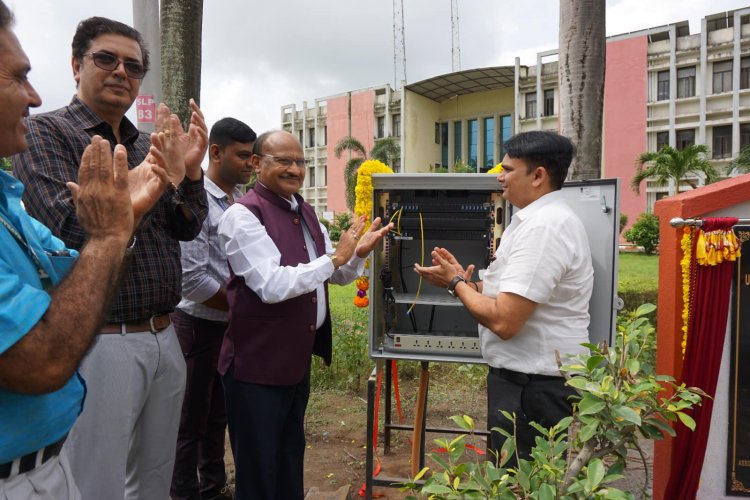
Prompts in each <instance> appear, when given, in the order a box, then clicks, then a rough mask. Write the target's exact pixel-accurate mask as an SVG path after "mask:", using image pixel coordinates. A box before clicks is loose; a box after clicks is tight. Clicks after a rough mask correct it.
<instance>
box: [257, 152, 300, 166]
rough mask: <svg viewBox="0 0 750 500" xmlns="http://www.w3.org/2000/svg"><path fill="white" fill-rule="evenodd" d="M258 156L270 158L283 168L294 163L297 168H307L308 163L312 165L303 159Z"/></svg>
mask: <svg viewBox="0 0 750 500" xmlns="http://www.w3.org/2000/svg"><path fill="white" fill-rule="evenodd" d="M260 156H265V157H266V158H271V159H272V160H273V161H275V162H276V163H278V164H279V165H281V166H284V167H291V166H292V165H293V164H294V163H296V164H297V166H298V167H299V168H305V167H307V164H308V163H312V160H307V159H305V158H285V157H283V156H274V155H267V154H262V155H260Z"/></svg>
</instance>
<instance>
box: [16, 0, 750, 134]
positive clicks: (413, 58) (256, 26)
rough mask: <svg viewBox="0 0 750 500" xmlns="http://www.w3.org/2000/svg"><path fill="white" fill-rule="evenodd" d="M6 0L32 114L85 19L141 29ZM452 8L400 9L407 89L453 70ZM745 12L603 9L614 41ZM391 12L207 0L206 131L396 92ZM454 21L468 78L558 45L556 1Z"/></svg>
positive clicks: (380, 0)
mask: <svg viewBox="0 0 750 500" xmlns="http://www.w3.org/2000/svg"><path fill="white" fill-rule="evenodd" d="M5 1H6V3H7V4H8V5H9V6H10V7H11V8H13V10H14V12H15V15H16V26H15V31H16V34H17V35H18V38H19V39H20V41H21V45H22V46H23V47H24V49H25V50H26V53H27V54H28V56H29V58H30V59H31V64H32V67H33V69H32V72H31V75H30V78H31V82H32V83H33V84H34V86H35V87H36V88H37V90H38V91H39V94H40V95H41V96H42V100H43V105H42V107H41V108H40V110H38V111H33V112H39V111H48V110H51V109H56V108H58V107H60V106H63V105H65V104H67V103H68V102H69V100H70V98H71V97H72V95H73V94H74V93H75V84H74V81H73V77H72V70H71V67H70V53H71V50H70V42H71V40H72V38H73V33H74V32H75V27H76V24H77V23H78V21H80V20H81V19H84V18H86V17H90V16H95V15H96V16H105V17H110V18H113V19H117V20H119V21H122V22H124V23H127V24H131V25H132V22H133V12H132V6H131V3H130V1H128V0H5ZM154 1H156V0H154ZM450 3H451V2H450V0H404V26H405V42H406V70H407V80H408V83H414V82H417V81H419V80H423V79H425V78H430V77H433V76H437V75H441V74H444V73H449V72H450V71H451V19H450ZM746 6H750V0H710V1H708V0H679V1H675V0H607V35H608V36H609V35H616V34H620V33H626V32H629V31H637V30H640V29H645V28H650V27H654V26H660V25H663V24H668V23H673V22H678V21H683V20H688V21H690V32H691V33H697V32H699V31H700V19H701V18H702V17H705V16H706V15H708V14H714V13H717V12H722V11H725V10H732V9H736V8H741V7H746ZM391 9H392V2H391V1H389V0H320V1H317V2H311V1H309V0H276V1H265V2H263V1H248V0H204V17H203V79H202V90H201V106H202V108H203V110H204V112H205V114H206V119H207V122H208V124H209V127H210V126H211V124H213V123H214V122H215V121H216V120H219V119H220V118H222V117H224V116H233V117H235V118H238V119H240V120H243V121H245V122H246V123H248V124H249V125H250V126H251V127H252V128H253V129H255V130H256V132H258V133H260V132H262V131H264V130H268V129H271V128H278V127H279V126H280V107H281V106H282V105H286V104H297V105H298V106H301V104H302V101H307V102H308V103H309V104H310V105H312V103H313V102H314V100H315V99H316V98H319V97H325V96H330V95H335V94H338V93H341V92H346V91H348V90H355V89H360V88H366V87H372V86H378V85H383V84H385V83H390V84H391V85H393V28H392V25H393V22H392V19H393V16H392V10H391ZM458 13H459V19H460V24H459V26H460V45H461V69H470V68H478V67H486V66H503V65H513V64H514V58H515V57H516V56H519V57H521V64H528V65H531V64H536V53H537V52H540V51H543V50H550V49H555V48H557V45H558V42H557V37H558V14H559V9H558V3H557V2H556V1H555V0H459V12H458ZM129 116H130V117H131V119H133V120H134V112H133V110H131V111H130V112H129ZM134 121H135V120H134Z"/></svg>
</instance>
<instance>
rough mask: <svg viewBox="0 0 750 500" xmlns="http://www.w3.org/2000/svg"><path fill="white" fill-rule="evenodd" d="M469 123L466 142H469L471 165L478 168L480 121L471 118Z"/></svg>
mask: <svg viewBox="0 0 750 500" xmlns="http://www.w3.org/2000/svg"><path fill="white" fill-rule="evenodd" d="M467 125H468V126H467V137H466V139H467V141H466V142H467V143H468V144H469V165H471V166H472V167H474V169H476V168H477V161H478V159H479V122H478V121H477V119H476V118H475V119H473V120H469V121H468V122H467Z"/></svg>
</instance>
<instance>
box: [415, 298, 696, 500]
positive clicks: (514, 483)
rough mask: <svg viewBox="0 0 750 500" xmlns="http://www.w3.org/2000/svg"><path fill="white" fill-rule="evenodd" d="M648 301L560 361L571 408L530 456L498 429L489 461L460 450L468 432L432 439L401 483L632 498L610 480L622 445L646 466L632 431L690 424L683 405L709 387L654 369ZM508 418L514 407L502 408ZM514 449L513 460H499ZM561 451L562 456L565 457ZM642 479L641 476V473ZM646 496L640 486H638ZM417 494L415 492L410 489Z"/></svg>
mask: <svg viewBox="0 0 750 500" xmlns="http://www.w3.org/2000/svg"><path fill="white" fill-rule="evenodd" d="M654 309H655V306H653V305H651V304H645V305H642V306H641V307H639V308H638V310H637V311H635V312H633V313H629V314H627V315H625V316H622V317H620V318H619V321H618V326H617V337H616V340H615V344H614V345H613V346H611V347H609V346H607V345H606V344H602V345H599V346H596V345H592V344H584V345H585V346H586V347H587V348H589V349H590V350H591V352H590V354H582V355H578V356H576V357H575V359H574V361H573V364H571V365H565V366H562V367H561V368H560V369H561V371H562V372H563V374H564V375H565V376H566V378H568V385H570V386H571V387H573V388H574V389H575V390H576V392H577V393H578V401H577V403H575V404H574V409H573V416H572V417H566V418H564V419H562V420H561V421H560V422H559V423H558V424H557V425H555V426H553V427H551V428H549V429H545V428H543V427H541V426H539V425H536V424H533V423H532V425H533V426H534V427H535V428H536V429H537V431H539V436H537V438H536V446H534V449H533V450H532V452H531V457H530V458H529V459H523V458H520V459H519V457H518V456H517V454H516V442H515V438H514V437H513V436H511V435H510V434H507V433H506V432H505V431H502V430H500V429H493V431H499V432H501V433H502V434H504V435H505V436H506V438H507V439H506V441H505V443H504V445H503V447H502V450H501V452H500V456H498V457H496V460H495V461H480V460H479V459H478V458H476V456H474V458H473V459H472V458H468V459H467V457H465V452H466V450H467V449H470V447H468V446H467V445H466V438H467V435H466V434H465V435H461V436H458V437H456V438H454V439H452V440H449V439H437V440H435V443H436V444H437V445H438V446H439V447H441V448H442V449H443V450H444V451H442V450H441V451H438V452H435V453H432V454H431V455H430V457H431V458H432V459H433V460H434V462H435V463H436V464H437V466H436V471H434V472H433V473H432V474H431V475H430V476H429V477H427V478H426V479H425V480H424V481H420V480H421V479H422V478H423V477H426V473H427V471H428V468H424V469H422V470H421V471H420V472H419V473H418V474H417V476H416V477H415V478H414V480H412V481H410V482H407V483H406V484H404V486H403V487H402V491H407V490H411V491H413V492H416V493H417V494H418V495H420V496H419V498H430V499H436V500H438V499H463V498H503V499H505V498H507V499H513V498H540V499H541V498H549V499H554V498H569V499H574V498H576V499H577V498H611V499H626V498H634V495H633V494H632V493H630V492H625V491H622V490H619V489H616V488H614V487H612V486H611V484H610V483H611V482H612V481H615V480H617V479H621V478H622V477H623V475H622V471H623V470H624V468H625V465H626V461H625V459H626V457H627V448H628V447H630V448H635V449H637V450H638V451H639V452H640V454H641V458H642V460H643V466H644V467H645V469H646V471H648V463H647V461H646V458H645V454H644V453H643V451H642V450H641V448H640V445H639V437H640V436H643V437H645V438H647V439H663V438H664V435H665V434H669V435H670V436H674V435H675V431H674V429H673V428H672V426H671V425H670V423H673V422H674V423H676V422H677V421H678V420H679V421H680V422H682V424H684V425H685V426H686V427H688V428H690V429H691V430H692V429H695V422H694V421H693V419H692V418H691V417H690V416H689V415H688V414H687V413H685V412H686V411H687V410H690V409H691V408H693V407H694V406H695V405H698V404H700V403H701V400H702V398H703V397H708V395H707V394H706V393H705V392H703V391H702V390H700V389H698V388H695V387H685V385H684V384H682V385H679V386H678V385H675V384H674V383H671V381H672V379H671V378H669V377H663V376H662V377H659V376H657V375H655V372H654V358H653V354H654V352H655V341H654V328H653V326H651V323H650V322H649V321H648V319H647V318H646V316H647V315H648V314H650V313H652V312H653V310H654ZM662 382H667V383H671V385H672V388H673V389H674V393H673V395H672V396H671V397H669V398H666V397H663V396H662V395H661V393H662V392H663V391H664V387H663V386H662ZM503 414H504V415H505V417H506V418H508V419H510V420H513V421H515V415H511V414H508V413H507V412H504V413H503ZM451 420H453V422H454V423H455V424H456V425H458V426H459V427H460V428H462V429H463V430H465V431H466V432H467V433H468V434H473V431H474V421H473V420H472V419H471V418H470V417H468V416H465V415H464V416H454V417H451ZM514 454H516V458H517V460H518V467H510V468H507V469H506V468H505V467H504V466H505V464H506V463H507V462H508V460H509V458H510V457H511V456H512V455H514ZM566 456H567V457H566ZM646 483H648V480H647V481H646ZM643 494H644V496H646V494H647V492H646V491H644V492H643ZM410 498H416V497H410Z"/></svg>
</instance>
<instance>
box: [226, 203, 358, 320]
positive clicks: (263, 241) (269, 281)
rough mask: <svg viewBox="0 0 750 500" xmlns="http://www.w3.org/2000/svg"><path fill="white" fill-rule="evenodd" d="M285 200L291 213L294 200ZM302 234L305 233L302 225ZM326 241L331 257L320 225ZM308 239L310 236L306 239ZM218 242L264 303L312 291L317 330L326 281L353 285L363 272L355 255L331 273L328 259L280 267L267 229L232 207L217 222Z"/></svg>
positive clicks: (323, 313) (247, 212)
mask: <svg viewBox="0 0 750 500" xmlns="http://www.w3.org/2000/svg"><path fill="white" fill-rule="evenodd" d="M282 199H283V200H286V201H287V202H288V203H289V204H290V206H291V208H292V209H293V210H296V208H297V200H296V199H295V198H294V197H292V199H291V200H288V199H286V198H282ZM302 227H303V231H304V233H307V231H306V228H305V226H304V224H302ZM320 229H321V231H323V237H324V238H325V246H326V254H330V253H333V251H334V249H333V245H332V244H331V239H330V237H329V236H328V231H327V230H326V228H325V226H323V225H322V224H320ZM307 238H310V236H309V234H308V235H305V239H306V240H307ZM219 239H220V241H221V243H222V246H223V247H224V250H225V253H226V256H227V259H228V261H229V264H230V265H231V266H232V271H234V274H235V275H237V276H242V278H243V279H244V280H245V285H247V287H248V288H250V289H251V290H252V291H253V292H255V293H256V294H257V295H258V297H260V299H261V300H262V301H263V302H266V303H268V304H274V303H277V302H283V301H285V300H288V299H292V298H294V297H298V296H300V295H302V294H305V293H310V292H312V291H313V290H315V291H316V292H317V296H318V301H317V307H318V311H317V325H316V327H317V328H320V327H321V326H322V325H323V322H324V321H325V316H326V306H327V304H326V301H325V288H324V284H325V282H326V280H330V282H331V283H335V284H338V285H345V284H347V283H351V282H352V281H354V280H355V279H356V278H357V277H358V276H359V275H360V274H362V271H363V269H364V262H365V261H364V259H361V258H359V257H357V255H356V253H355V254H354V255H353V256H352V258H351V259H350V260H349V262H347V263H346V264H344V265H342V266H341V267H339V268H338V269H337V270H334V267H333V262H332V261H331V259H330V257H328V256H327V255H319V256H317V257H315V258H312V257H311V259H310V262H309V263H307V264H298V265H296V266H282V265H281V252H279V249H278V248H277V247H276V244H275V243H274V242H273V240H272V239H271V237H270V236H268V233H267V232H266V228H265V227H264V226H263V224H261V223H260V221H259V220H258V218H257V217H256V216H255V214H254V213H252V212H251V211H250V210H248V209H247V207H245V206H243V205H241V204H234V205H232V206H231V207H229V208H228V209H227V211H226V212H224V215H223V216H222V217H221V220H220V221H219ZM306 242H307V248H308V252H310V253H311V254H312V255H313V256H314V252H315V248H316V247H315V245H314V244H311V242H308V241H306Z"/></svg>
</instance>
